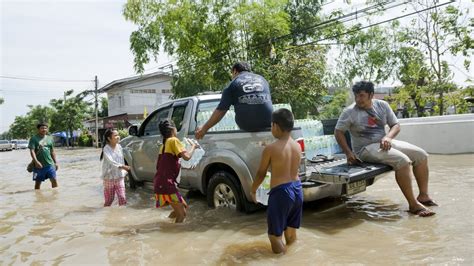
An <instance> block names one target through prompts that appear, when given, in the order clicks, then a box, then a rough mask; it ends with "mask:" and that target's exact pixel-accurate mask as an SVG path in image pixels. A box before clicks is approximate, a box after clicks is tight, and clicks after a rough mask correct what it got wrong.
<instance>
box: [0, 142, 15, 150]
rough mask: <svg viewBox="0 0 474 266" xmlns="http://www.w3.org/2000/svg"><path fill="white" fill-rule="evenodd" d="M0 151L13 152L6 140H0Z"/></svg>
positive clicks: (10, 144)
mask: <svg viewBox="0 0 474 266" xmlns="http://www.w3.org/2000/svg"><path fill="white" fill-rule="evenodd" d="M0 150H1V151H11V150H13V144H12V143H11V142H10V141H8V140H0Z"/></svg>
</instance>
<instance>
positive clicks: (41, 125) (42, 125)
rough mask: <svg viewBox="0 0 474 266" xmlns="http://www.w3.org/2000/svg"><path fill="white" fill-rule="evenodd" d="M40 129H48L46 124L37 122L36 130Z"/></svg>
mask: <svg viewBox="0 0 474 266" xmlns="http://www.w3.org/2000/svg"><path fill="white" fill-rule="evenodd" d="M40 127H49V126H48V123H46V122H39V123H38V124H37V125H36V128H37V129H39V128H40Z"/></svg>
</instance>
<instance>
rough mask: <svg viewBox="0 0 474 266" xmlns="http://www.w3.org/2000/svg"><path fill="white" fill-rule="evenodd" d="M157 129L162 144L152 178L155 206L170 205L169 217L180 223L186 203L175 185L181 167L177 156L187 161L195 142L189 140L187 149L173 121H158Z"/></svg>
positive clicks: (182, 219) (184, 215)
mask: <svg viewBox="0 0 474 266" xmlns="http://www.w3.org/2000/svg"><path fill="white" fill-rule="evenodd" d="M159 129H160V133H161V135H162V136H163V145H162V146H161V147H160V151H159V155H158V162H157V165H156V174H155V177H154V178H153V186H154V192H155V199H156V208H160V207H164V206H167V205H171V207H172V208H173V211H172V212H171V213H170V215H169V217H170V218H175V222H176V223H182V222H183V221H184V218H186V208H187V204H186V201H185V200H184V198H183V197H182V196H181V194H180V193H179V191H178V188H177V186H176V184H177V180H176V179H177V178H178V174H179V171H180V168H181V166H180V164H179V158H183V159H184V160H186V161H189V160H190V159H191V157H192V155H193V153H194V150H195V148H196V144H194V143H193V142H190V143H189V144H190V145H191V149H190V150H189V151H187V150H186V149H185V148H184V146H183V144H181V142H180V141H179V139H178V138H177V137H176V136H177V135H176V134H177V131H176V126H175V125H174V123H173V121H168V120H165V121H162V122H160V124H159Z"/></svg>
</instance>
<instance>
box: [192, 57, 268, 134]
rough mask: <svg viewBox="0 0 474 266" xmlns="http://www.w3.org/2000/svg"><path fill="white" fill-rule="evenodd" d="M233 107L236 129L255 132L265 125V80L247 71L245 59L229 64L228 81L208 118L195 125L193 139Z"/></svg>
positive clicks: (266, 109) (266, 120)
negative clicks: (197, 126)
mask: <svg viewBox="0 0 474 266" xmlns="http://www.w3.org/2000/svg"><path fill="white" fill-rule="evenodd" d="M231 105H233V106H234V109H235V122H236V123H237V125H238V126H239V128H240V129H242V130H245V131H249V132H256V131H261V130H264V129H266V128H269V127H270V125H271V116H272V111H273V105H272V97H271V95H270V86H269V85H268V82H267V81H266V80H265V78H263V77H262V76H260V75H257V74H254V73H252V72H251V71H250V66H249V64H248V63H246V62H238V63H235V64H234V65H233V66H232V81H231V82H230V83H229V85H228V86H227V88H225V89H224V91H223V92H222V97H221V101H220V103H219V105H218V106H217V108H216V109H215V110H214V112H213V113H212V115H211V117H210V118H209V120H208V121H207V122H206V123H205V124H204V125H203V126H202V128H196V133H195V135H196V138H197V139H202V138H203V137H204V135H206V133H207V131H208V130H209V129H210V128H212V127H213V126H214V125H216V124H217V123H219V121H221V119H222V118H223V117H224V116H225V114H226V113H227V111H228V110H229V108H230V106H231Z"/></svg>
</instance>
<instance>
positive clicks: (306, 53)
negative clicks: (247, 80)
mask: <svg viewBox="0 0 474 266" xmlns="http://www.w3.org/2000/svg"><path fill="white" fill-rule="evenodd" d="M325 53H326V51H325V49H324V48H321V47H307V48H306V49H295V50H291V51H287V52H284V53H282V54H281V57H282V58H281V61H280V62H279V63H277V64H274V65H271V66H270V68H269V72H268V74H267V76H268V77H269V80H270V85H271V87H272V100H273V102H274V103H289V104H290V105H291V106H292V109H293V113H294V115H295V117H296V118H305V117H306V116H307V114H308V112H310V113H313V114H317V113H318V111H319V110H318V106H320V103H321V99H322V96H323V95H324V94H325V92H326V87H325V86H324V85H323V80H322V77H323V76H324V73H325V71H326V63H325V62H326V60H325Z"/></svg>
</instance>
